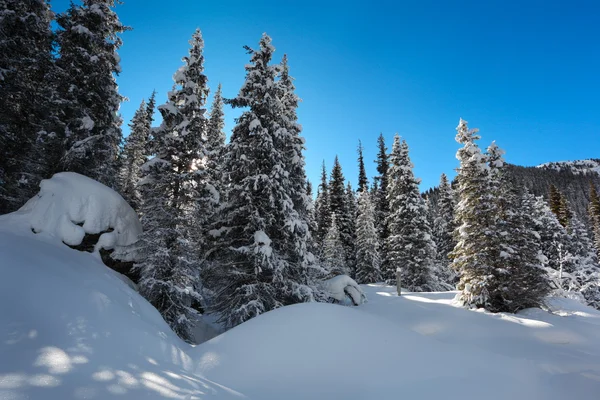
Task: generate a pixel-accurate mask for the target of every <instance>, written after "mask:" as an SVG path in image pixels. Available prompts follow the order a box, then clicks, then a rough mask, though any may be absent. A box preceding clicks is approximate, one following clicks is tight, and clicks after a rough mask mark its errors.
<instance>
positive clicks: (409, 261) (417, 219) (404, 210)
mask: <svg viewBox="0 0 600 400" xmlns="http://www.w3.org/2000/svg"><path fill="white" fill-rule="evenodd" d="M390 159H391V167H390V170H389V182H388V185H389V186H388V193H387V196H388V197H387V199H388V203H389V207H390V214H389V216H388V220H387V225H388V227H389V229H390V236H389V237H388V244H387V250H388V256H389V260H390V263H389V265H386V269H384V270H383V271H382V272H383V274H384V278H385V279H386V281H387V282H389V283H392V282H395V281H396V279H395V274H396V270H397V269H398V268H400V269H401V276H402V282H401V283H402V286H403V287H406V288H407V289H408V290H409V291H428V290H432V289H434V288H433V284H432V276H431V272H432V271H431V268H432V265H433V261H434V259H435V256H436V254H435V244H434V243H433V240H432V239H431V227H430V226H429V224H428V221H427V210H426V208H425V203H424V202H423V198H422V197H421V194H420V191H419V180H418V179H416V178H415V177H414V175H413V164H412V162H411V161H410V157H409V155H408V145H407V144H406V141H402V142H400V136H399V135H396V136H395V137H394V145H393V147H392V154H391V157H390ZM396 283H397V282H396Z"/></svg>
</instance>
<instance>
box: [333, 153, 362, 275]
mask: <svg viewBox="0 0 600 400" xmlns="http://www.w3.org/2000/svg"><path fill="white" fill-rule="evenodd" d="M345 182H346V180H345V178H344V173H343V172H342V165H341V164H340V161H339V159H338V157H337V156H336V157H335V159H334V162H333V168H332V170H331V176H330V179H329V208H330V210H331V213H332V214H335V215H336V219H335V222H336V224H337V229H338V231H339V232H340V238H341V240H342V243H343V244H344V250H345V256H346V263H347V267H348V270H349V271H353V270H354V263H355V260H354V256H355V252H356V250H355V249H354V218H355V216H354V215H353V212H354V210H355V207H354V206H353V204H352V203H353V201H354V200H352V201H350V199H349V196H348V191H347V188H346V183H345Z"/></svg>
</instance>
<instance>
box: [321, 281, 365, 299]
mask: <svg viewBox="0 0 600 400" xmlns="http://www.w3.org/2000/svg"><path fill="white" fill-rule="evenodd" d="M323 287H324V289H325V291H326V292H327V293H329V295H330V297H331V298H333V299H335V300H336V301H338V302H343V301H344V300H346V299H348V298H349V299H350V300H351V301H352V304H354V305H355V306H357V305H359V304H362V303H364V302H365V301H366V300H367V297H366V296H365V294H364V292H363V291H362V289H361V288H360V286H359V285H358V283H356V281H355V280H354V279H352V278H350V277H349V276H348V275H338V276H335V277H333V278H331V279H328V280H326V281H324V282H323Z"/></svg>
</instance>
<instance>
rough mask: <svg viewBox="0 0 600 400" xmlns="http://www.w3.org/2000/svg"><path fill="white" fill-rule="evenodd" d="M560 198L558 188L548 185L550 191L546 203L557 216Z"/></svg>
mask: <svg viewBox="0 0 600 400" xmlns="http://www.w3.org/2000/svg"><path fill="white" fill-rule="evenodd" d="M561 200H562V195H561V193H560V191H559V190H558V188H557V187H556V186H554V185H550V193H549V194H548V205H549V206H550V210H551V211H552V212H553V213H554V215H556V217H557V218H560V203H561ZM563 226H565V225H563Z"/></svg>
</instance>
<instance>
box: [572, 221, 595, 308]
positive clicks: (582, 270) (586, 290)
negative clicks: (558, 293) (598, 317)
mask: <svg viewBox="0 0 600 400" xmlns="http://www.w3.org/2000/svg"><path fill="white" fill-rule="evenodd" d="M568 232H569V238H570V243H569V248H568V251H569V253H570V254H571V255H572V257H573V261H572V263H573V264H574V265H573V273H572V278H571V279H572V284H573V286H574V288H575V290H577V291H578V292H580V293H581V295H582V296H583V298H584V299H585V302H586V303H587V304H588V305H590V306H592V307H594V308H596V309H600V265H599V264H598V256H597V255H596V253H595V251H594V246H593V244H592V241H591V240H590V238H589V236H588V232H587V229H586V227H585V225H583V223H582V222H581V221H580V220H579V219H578V218H577V217H576V216H573V217H572V218H571V220H570V221H569V226H568Z"/></svg>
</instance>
